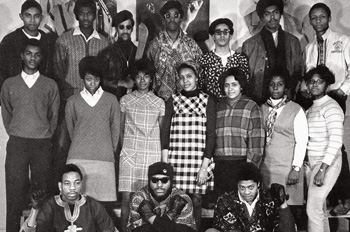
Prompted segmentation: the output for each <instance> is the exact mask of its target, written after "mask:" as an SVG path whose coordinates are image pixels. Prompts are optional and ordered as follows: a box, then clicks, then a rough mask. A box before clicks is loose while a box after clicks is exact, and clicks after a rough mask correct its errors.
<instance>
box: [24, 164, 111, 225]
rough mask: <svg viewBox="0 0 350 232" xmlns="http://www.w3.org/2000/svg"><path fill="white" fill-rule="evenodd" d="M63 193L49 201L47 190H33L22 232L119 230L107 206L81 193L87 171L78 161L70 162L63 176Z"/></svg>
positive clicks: (61, 188) (61, 182)
mask: <svg viewBox="0 0 350 232" xmlns="http://www.w3.org/2000/svg"><path fill="white" fill-rule="evenodd" d="M60 180H61V181H60V182H58V188H59V190H60V195H56V196H54V197H52V198H49V199H48V200H47V201H45V193H44V192H43V191H40V190H38V191H35V192H34V193H33V194H32V209H31V212H30V215H29V217H28V218H27V220H26V221H25V222H24V224H23V226H22V228H21V232H32V231H36V232H39V231H42V232H47V231H64V232H76V231H84V232H96V231H102V232H117V231H118V230H117V229H116V228H115V226H114V224H113V221H112V219H111V218H110V216H109V215H108V214H107V212H106V210H105V208H103V206H102V205H101V204H100V203H99V202H98V201H96V200H94V199H92V198H90V197H89V196H86V195H83V194H81V192H82V189H83V174H82V173H81V171H80V169H79V168H78V167H77V166H76V165H74V164H67V165H66V166H65V167H64V168H63V170H62V174H61V176H60Z"/></svg>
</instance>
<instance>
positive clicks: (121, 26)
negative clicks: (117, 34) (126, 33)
mask: <svg viewBox="0 0 350 232" xmlns="http://www.w3.org/2000/svg"><path fill="white" fill-rule="evenodd" d="M118 27H119V29H120V30H123V29H124V28H125V27H126V29H127V30H130V29H131V28H132V26H131V25H126V26H124V25H119V26H118Z"/></svg>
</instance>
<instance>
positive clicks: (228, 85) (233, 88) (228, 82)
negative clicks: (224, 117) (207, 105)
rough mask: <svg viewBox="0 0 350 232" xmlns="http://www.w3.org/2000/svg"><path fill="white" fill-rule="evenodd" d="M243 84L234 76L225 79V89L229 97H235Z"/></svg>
mask: <svg viewBox="0 0 350 232" xmlns="http://www.w3.org/2000/svg"><path fill="white" fill-rule="evenodd" d="M241 88H242V87H241V85H240V84H239V81H238V80H236V79H235V77H234V76H228V77H226V79H225V84H224V90H225V94H226V97H227V98H230V99H232V98H235V97H237V96H238V95H239V94H240V93H241Z"/></svg>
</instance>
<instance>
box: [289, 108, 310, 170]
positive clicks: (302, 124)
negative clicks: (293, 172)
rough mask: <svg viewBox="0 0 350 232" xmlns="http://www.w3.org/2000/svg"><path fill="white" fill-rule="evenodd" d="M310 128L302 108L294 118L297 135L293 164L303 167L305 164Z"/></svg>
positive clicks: (295, 134) (295, 133)
mask: <svg viewBox="0 0 350 232" xmlns="http://www.w3.org/2000/svg"><path fill="white" fill-rule="evenodd" d="M308 135H309V130H308V126H307V119H306V116H305V113H304V110H303V109H300V110H299V112H298V114H297V115H296V116H295V118H294V136H295V148H294V156H293V162H292V165H293V166H297V167H301V165H302V164H303V161H304V158H305V154H306V145H307V142H308V138H309V137H308Z"/></svg>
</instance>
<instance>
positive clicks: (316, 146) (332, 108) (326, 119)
mask: <svg viewBox="0 0 350 232" xmlns="http://www.w3.org/2000/svg"><path fill="white" fill-rule="evenodd" d="M306 117H307V122H308V127H309V143H308V145H307V150H308V153H307V154H308V156H314V157H315V156H318V157H324V158H323V161H322V162H323V163H325V164H328V165H331V164H332V162H333V160H334V159H335V157H336V156H338V155H340V154H341V151H340V148H341V146H342V144H343V130H344V128H343V122H344V113H343V111H342V109H341V108H340V106H339V105H338V103H337V102H336V101H335V100H333V99H332V98H331V97H329V96H328V95H326V96H324V97H322V98H321V99H317V100H314V103H313V105H312V106H311V108H310V109H309V110H308V111H307V112H306Z"/></svg>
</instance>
